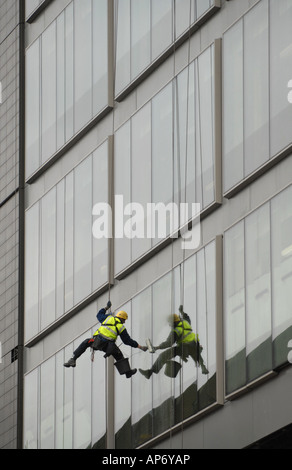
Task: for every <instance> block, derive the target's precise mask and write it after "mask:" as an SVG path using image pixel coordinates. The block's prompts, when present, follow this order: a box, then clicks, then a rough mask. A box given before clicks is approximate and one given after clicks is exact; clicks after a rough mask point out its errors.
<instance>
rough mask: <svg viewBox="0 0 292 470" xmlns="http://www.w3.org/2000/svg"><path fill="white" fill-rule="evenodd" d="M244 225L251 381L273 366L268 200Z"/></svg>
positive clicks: (249, 375) (248, 367) (247, 342)
mask: <svg viewBox="0 0 292 470" xmlns="http://www.w3.org/2000/svg"><path fill="white" fill-rule="evenodd" d="M245 227H246V235H245V237H246V239H245V243H246V245H245V247H246V248H245V256H246V354H247V372H248V376H247V379H248V381H251V380H253V379H255V378H257V377H259V376H260V375H262V374H264V373H265V372H267V371H268V370H270V369H271V368H272V342H271V334H272V332H271V291H270V286H271V270H270V213H269V204H266V205H264V206H263V207H262V208H261V209H258V210H257V211H255V212H254V213H253V214H251V215H250V216H248V217H247V218H246V222H245Z"/></svg>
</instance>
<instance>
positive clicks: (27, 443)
mask: <svg viewBox="0 0 292 470" xmlns="http://www.w3.org/2000/svg"><path fill="white" fill-rule="evenodd" d="M38 380H39V374H38V369H35V370H33V371H32V372H30V373H29V374H28V375H26V376H25V377H24V403H23V412H24V417H23V421H24V424H23V448H24V449H37V448H38V408H39V407H38V391H39V384H38ZM32 404H33V406H32Z"/></svg>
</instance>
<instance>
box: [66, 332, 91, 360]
mask: <svg viewBox="0 0 292 470" xmlns="http://www.w3.org/2000/svg"><path fill="white" fill-rule="evenodd" d="M92 343H93V339H92V338H87V339H85V340H84V341H82V343H80V344H79V346H78V348H77V349H75V351H74V353H73V356H72V357H71V358H70V359H69V361H67V362H65V364H64V366H65V367H75V366H76V360H77V359H78V357H80V356H81V354H83V353H84V352H85V351H86V349H87V348H90V346H91V345H92Z"/></svg>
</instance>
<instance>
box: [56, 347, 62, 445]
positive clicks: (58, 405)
mask: <svg viewBox="0 0 292 470" xmlns="http://www.w3.org/2000/svg"><path fill="white" fill-rule="evenodd" d="M63 364H64V350H63V349H62V350H61V351H59V352H58V353H57V354H56V410H55V413H56V414H55V416H56V424H55V449H63V448H64V367H63Z"/></svg>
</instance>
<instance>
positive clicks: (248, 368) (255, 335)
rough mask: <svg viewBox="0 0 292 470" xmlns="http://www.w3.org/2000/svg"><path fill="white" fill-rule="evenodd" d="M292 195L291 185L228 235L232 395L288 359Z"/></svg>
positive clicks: (227, 324) (228, 369)
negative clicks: (291, 202)
mask: <svg viewBox="0 0 292 470" xmlns="http://www.w3.org/2000/svg"><path fill="white" fill-rule="evenodd" d="M291 195H292V191H291V186H290V187H289V188H288V189H286V190H285V191H283V192H282V193H280V194H279V195H278V196H276V197H275V198H273V199H272V200H271V201H270V202H269V203H266V204H264V205H263V206H262V207H260V208H259V209H257V210H256V211H254V212H253V213H251V214H250V215H249V216H247V217H246V218H245V219H244V220H242V221H240V222H239V223H237V224H236V225H234V226H233V227H232V228H230V229H229V230H227V231H226V233H225V236H224V240H225V242H224V244H225V249H224V252H225V257H224V305H225V307H224V312H225V321H224V323H225V360H226V363H225V370H226V393H227V395H228V394H230V393H232V392H234V391H236V390H238V389H239V388H241V387H243V386H245V385H246V384H248V383H250V382H252V381H253V380H255V379H257V378H259V377H261V376H262V375H264V374H265V373H266V372H269V371H271V370H273V369H274V368H276V367H279V366H281V365H283V364H285V363H286V362H287V354H288V350H287V344H288V341H289V339H290V337H291V331H292V330H291V328H292V326H291V314H290V313H289V312H288V310H289V305H290V303H291V277H292V276H291V272H292V271H291V256H290V252H291V248H290V246H291V231H290V229H291V208H290V206H291V204H290V203H289V201H291ZM288 206H289V207H288ZM288 233H289V236H288Z"/></svg>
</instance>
